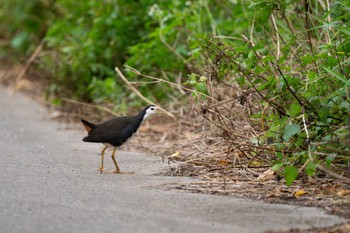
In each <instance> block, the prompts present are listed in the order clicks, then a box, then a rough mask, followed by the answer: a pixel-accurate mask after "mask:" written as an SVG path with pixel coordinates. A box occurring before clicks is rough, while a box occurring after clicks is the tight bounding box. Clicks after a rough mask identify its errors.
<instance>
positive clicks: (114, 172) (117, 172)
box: [106, 170, 135, 174]
mask: <svg viewBox="0 0 350 233" xmlns="http://www.w3.org/2000/svg"><path fill="white" fill-rule="evenodd" d="M106 173H107V174H134V173H135V172H121V171H119V170H117V171H112V172H106Z"/></svg>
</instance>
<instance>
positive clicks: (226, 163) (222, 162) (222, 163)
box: [218, 159, 230, 167]
mask: <svg viewBox="0 0 350 233" xmlns="http://www.w3.org/2000/svg"><path fill="white" fill-rule="evenodd" d="M218 164H219V165H221V166H225V167H228V166H230V163H229V162H228V161H227V160H226V159H220V160H219V161H218Z"/></svg>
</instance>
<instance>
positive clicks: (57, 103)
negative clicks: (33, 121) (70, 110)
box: [51, 98, 62, 106]
mask: <svg viewBox="0 0 350 233" xmlns="http://www.w3.org/2000/svg"><path fill="white" fill-rule="evenodd" d="M61 103H62V100H61V99H60V98H54V99H52V100H51V104H53V105H56V106H57V105H61Z"/></svg>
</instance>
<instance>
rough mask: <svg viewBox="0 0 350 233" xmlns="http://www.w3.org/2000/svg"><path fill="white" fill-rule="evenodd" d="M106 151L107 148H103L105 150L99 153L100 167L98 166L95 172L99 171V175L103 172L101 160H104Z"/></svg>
mask: <svg viewBox="0 0 350 233" xmlns="http://www.w3.org/2000/svg"><path fill="white" fill-rule="evenodd" d="M106 150H107V146H105V148H103V150H102V151H101V166H100V168H99V169H98V170H97V171H99V172H100V173H102V172H103V158H104V156H105V152H106Z"/></svg>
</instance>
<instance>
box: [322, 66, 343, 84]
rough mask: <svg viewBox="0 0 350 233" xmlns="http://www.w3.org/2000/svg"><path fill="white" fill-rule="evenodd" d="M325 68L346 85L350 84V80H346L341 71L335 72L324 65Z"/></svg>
mask: <svg viewBox="0 0 350 233" xmlns="http://www.w3.org/2000/svg"><path fill="white" fill-rule="evenodd" d="M323 69H324V70H326V71H327V72H328V73H329V74H331V75H332V76H333V77H335V78H337V79H339V80H341V81H342V82H344V84H345V85H347V86H350V81H348V80H346V78H345V77H344V76H343V75H341V74H339V73H336V72H334V71H333V70H331V69H328V68H326V67H323Z"/></svg>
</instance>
